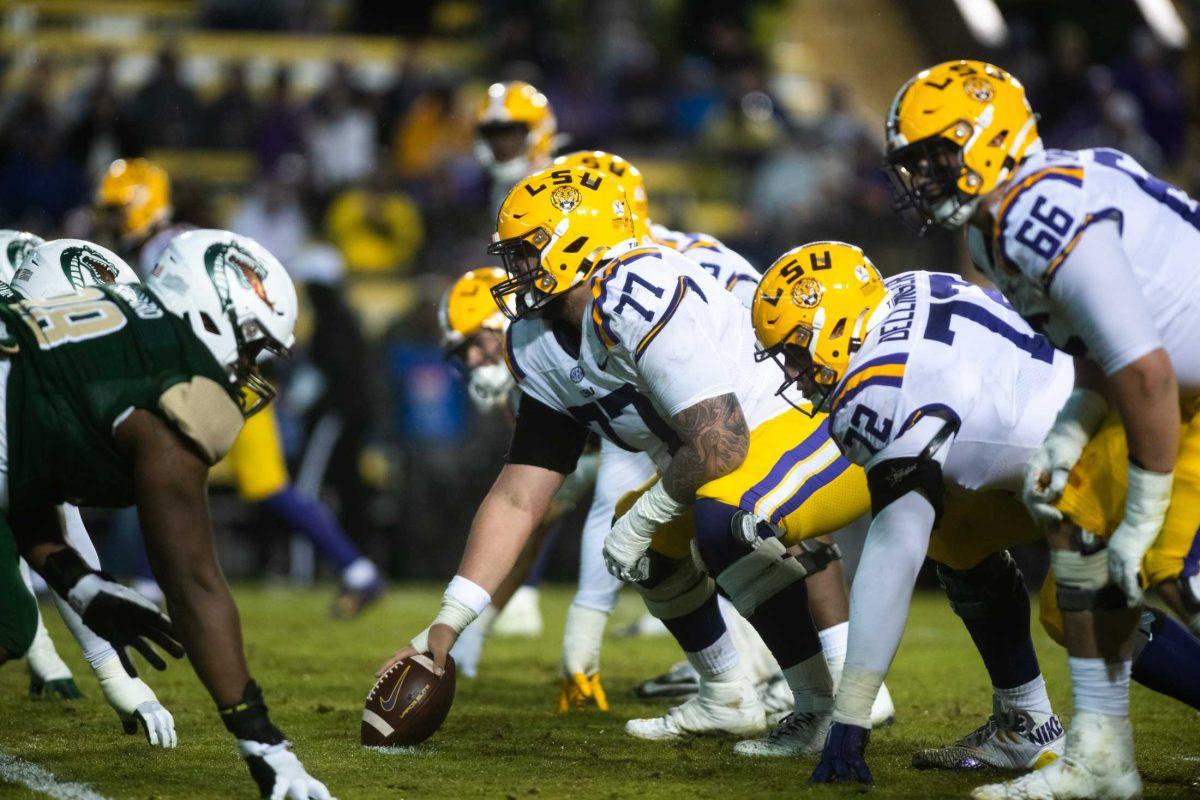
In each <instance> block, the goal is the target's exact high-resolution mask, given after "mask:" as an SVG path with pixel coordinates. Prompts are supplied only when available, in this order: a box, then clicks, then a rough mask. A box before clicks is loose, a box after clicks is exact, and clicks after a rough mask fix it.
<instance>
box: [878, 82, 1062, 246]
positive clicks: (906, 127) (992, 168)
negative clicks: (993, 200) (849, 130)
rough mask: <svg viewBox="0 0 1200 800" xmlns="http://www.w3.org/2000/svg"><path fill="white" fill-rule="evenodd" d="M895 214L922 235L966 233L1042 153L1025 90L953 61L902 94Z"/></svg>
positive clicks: (894, 149) (891, 117)
mask: <svg viewBox="0 0 1200 800" xmlns="http://www.w3.org/2000/svg"><path fill="white" fill-rule="evenodd" d="M886 133H887V164H888V172H889V173H890V176H891V178H892V184H893V189H894V194H895V199H896V210H897V211H898V212H900V214H901V215H902V216H906V217H908V218H909V219H910V220H912V221H913V222H914V223H915V227H917V228H918V229H919V231H920V233H922V234H923V233H925V232H926V231H927V230H929V229H930V228H931V227H933V226H934V225H940V226H942V227H946V228H960V227H962V226H963V225H964V224H966V222H967V220H968V219H970V217H971V214H973V213H974V211H975V208H976V207H977V206H978V204H979V200H980V199H981V198H982V197H983V196H984V195H985V194H987V193H988V192H990V191H992V190H993V189H995V188H996V187H997V186H999V185H1000V184H1001V183H1003V182H1004V181H1005V180H1006V179H1007V178H1008V176H1009V175H1011V174H1012V171H1013V170H1014V169H1015V168H1016V166H1017V165H1018V164H1020V163H1021V161H1022V159H1024V158H1025V156H1026V155H1027V154H1029V153H1034V152H1037V151H1039V150H1041V149H1042V143H1041V139H1040V138H1039V137H1038V131H1037V116H1036V115H1035V114H1034V113H1033V109H1032V108H1030V105H1029V100H1028V99H1027V98H1026V97H1025V87H1024V86H1022V85H1021V82H1020V81H1018V80H1017V79H1016V78H1014V77H1013V76H1011V75H1009V74H1008V73H1007V72H1005V71H1004V70H1002V69H1000V68H999V67H996V66H993V65H991V64H985V63H984V62H982V61H947V62H946V63H944V64H938V65H937V66H936V67H931V68H929V69H926V70H922V71H921V72H919V73H917V75H916V76H915V77H913V78H912V79H911V80H909V81H908V83H906V84H904V86H903V87H901V89H900V91H899V93H897V95H896V99H895V100H893V101H892V106H891V109H890V110H889V111H888V116H887V131H886Z"/></svg>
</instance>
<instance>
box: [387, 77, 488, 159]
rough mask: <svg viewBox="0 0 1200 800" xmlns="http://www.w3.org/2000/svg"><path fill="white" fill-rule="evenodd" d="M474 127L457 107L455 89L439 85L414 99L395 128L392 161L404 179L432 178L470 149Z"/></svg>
mask: <svg viewBox="0 0 1200 800" xmlns="http://www.w3.org/2000/svg"><path fill="white" fill-rule="evenodd" d="M471 137H472V127H471V124H470V122H469V121H468V120H467V119H466V118H465V115H462V114H460V113H458V109H457V108H455V97H454V90H453V89H452V88H451V87H449V86H438V87H436V88H434V89H431V90H430V91H428V92H426V93H424V94H422V95H421V96H420V97H417V98H416V99H415V100H413V102H412V105H411V106H409V108H408V112H407V113H406V114H405V115H404V118H403V119H402V120H401V122H400V124H399V125H398V126H397V128H396V134H395V141H394V143H393V150H392V159H393V162H394V164H395V167H396V172H397V173H398V174H399V175H400V177H401V178H406V179H418V180H419V179H423V178H428V177H430V176H432V175H433V174H434V173H435V172H437V171H439V170H441V169H442V168H443V167H445V166H446V165H447V164H448V162H449V161H451V160H452V159H454V158H456V157H459V156H462V155H466V154H468V153H470V150H471Z"/></svg>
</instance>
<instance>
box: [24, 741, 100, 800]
mask: <svg viewBox="0 0 1200 800" xmlns="http://www.w3.org/2000/svg"><path fill="white" fill-rule="evenodd" d="M0 781H4V782H7V783H17V784H20V785H21V786H24V787H26V788H28V789H32V790H33V791H35V792H41V793H42V794H44V795H46V796H47V797H53V798H54V800H108V798H106V797H105V796H104V795H102V794H99V793H98V792H96V791H95V790H93V789H92V787H90V786H88V785H87V784H86V783H72V782H70V781H60V780H59V779H58V778H57V777H56V776H55V775H54V773H53V772H51V771H50V770H48V769H46V768H45V767H42V766H39V765H37V764H34V763H33V762H32V761H26V760H24V759H22V758H17V757H16V756H14V755H9V754H8V753H4V752H0Z"/></svg>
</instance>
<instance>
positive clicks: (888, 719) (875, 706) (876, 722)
mask: <svg viewBox="0 0 1200 800" xmlns="http://www.w3.org/2000/svg"><path fill="white" fill-rule="evenodd" d="M895 721H896V704H895V703H893V702H892V693H891V692H889V691H888V688H887V684H886V683H881V684H879V694H877V695H875V702H874V703H872V704H871V727H872V728H883V727H886V726H888V725H891V724H892V723H893V722H895Z"/></svg>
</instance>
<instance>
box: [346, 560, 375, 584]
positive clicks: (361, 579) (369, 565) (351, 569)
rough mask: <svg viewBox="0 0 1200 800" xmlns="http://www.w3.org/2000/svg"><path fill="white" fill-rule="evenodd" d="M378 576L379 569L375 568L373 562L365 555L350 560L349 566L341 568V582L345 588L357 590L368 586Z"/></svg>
mask: <svg viewBox="0 0 1200 800" xmlns="http://www.w3.org/2000/svg"><path fill="white" fill-rule="evenodd" d="M378 577H379V570H377V569H376V568H375V564H374V563H373V562H372V561H371V559H369V558H367V557H366V556H359V557H358V558H356V559H354V561H353V562H351V564H350V566H348V567H346V568H345V569H344V570H342V583H344V584H345V585H346V587H347V588H350V589H353V590H355V591H358V590H359V589H365V588H367V587H368V586H370V585H371V584H372V583H374V582H375V580H376V579H377V578H378Z"/></svg>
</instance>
